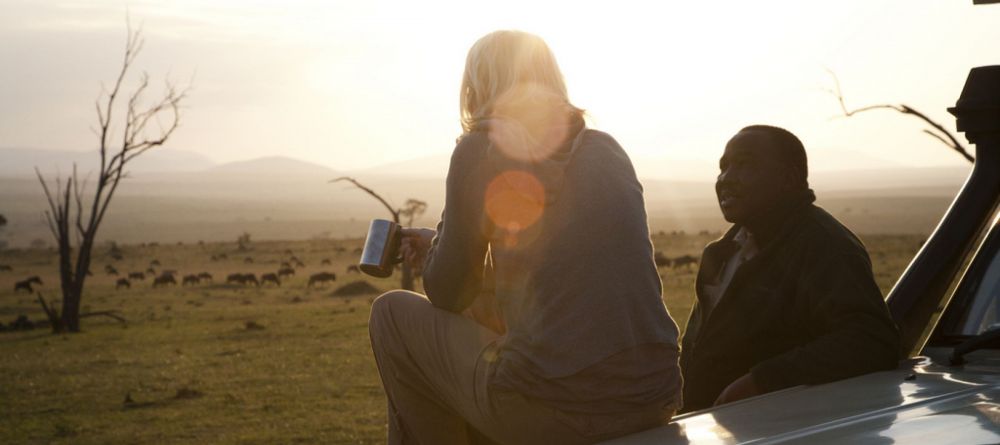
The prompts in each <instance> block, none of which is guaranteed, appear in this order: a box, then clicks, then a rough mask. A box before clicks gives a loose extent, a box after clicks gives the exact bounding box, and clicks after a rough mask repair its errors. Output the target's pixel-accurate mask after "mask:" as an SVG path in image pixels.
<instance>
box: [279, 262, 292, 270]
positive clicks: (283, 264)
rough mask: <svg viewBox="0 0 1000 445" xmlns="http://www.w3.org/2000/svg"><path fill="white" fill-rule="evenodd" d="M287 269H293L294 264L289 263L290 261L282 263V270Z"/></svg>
mask: <svg viewBox="0 0 1000 445" xmlns="http://www.w3.org/2000/svg"><path fill="white" fill-rule="evenodd" d="M286 267H287V268H291V267H292V264H291V263H289V262H288V261H282V262H281V268H282V269H284V268H286Z"/></svg>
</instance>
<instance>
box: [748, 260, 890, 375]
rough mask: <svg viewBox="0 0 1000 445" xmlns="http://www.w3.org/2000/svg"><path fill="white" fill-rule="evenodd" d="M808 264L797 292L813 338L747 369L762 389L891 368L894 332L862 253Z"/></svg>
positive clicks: (868, 263) (869, 266) (867, 261)
mask: <svg viewBox="0 0 1000 445" xmlns="http://www.w3.org/2000/svg"><path fill="white" fill-rule="evenodd" d="M814 257H822V258H821V259H817V260H815V261H814V262H813V264H811V265H809V266H808V270H807V272H806V273H805V274H803V276H801V277H800V279H799V281H798V284H797V291H796V292H799V293H800V297H801V298H804V301H805V302H806V304H807V305H808V306H807V307H808V310H807V313H808V323H807V324H806V325H807V326H810V328H809V332H808V333H806V334H807V335H809V337H810V338H812V339H813V340H812V341H810V342H808V343H806V344H804V345H802V346H800V347H797V348H793V349H791V350H789V351H787V352H785V353H782V354H780V355H778V356H775V357H772V358H770V359H768V360H765V361H763V362H761V363H759V364H757V366H755V367H754V368H753V369H752V370H751V374H752V376H753V379H754V382H755V383H756V384H757V386H758V387H760V388H761V389H762V390H764V391H774V390H777V389H781V388H786V387H789V386H795V385H802V384H810V385H812V384H820V383H826V382H831V381H834V380H840V379H844V378H848V377H853V376H857V375H861V374H865V373H868V372H874V371H880V370H886V369H892V368H894V367H895V366H896V365H897V363H898V359H897V354H898V350H899V333H898V331H897V328H896V325H895V323H894V322H893V320H892V317H891V316H890V315H889V311H888V309H887V308H886V305H885V300H883V299H882V294H881V292H880V291H879V289H878V286H877V285H876V284H875V279H874V277H873V276H872V271H871V263H870V261H869V260H868V257H867V255H865V254H864V253H863V252H840V253H833V252H831V253H830V254H829V255H814Z"/></svg>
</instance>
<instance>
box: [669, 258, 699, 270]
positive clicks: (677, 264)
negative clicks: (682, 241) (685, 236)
mask: <svg viewBox="0 0 1000 445" xmlns="http://www.w3.org/2000/svg"><path fill="white" fill-rule="evenodd" d="M673 263H674V269H680V268H682V267H686V268H690V266H691V265H698V258H697V257H693V256H691V255H681V256H679V257H677V258H674V261H673Z"/></svg>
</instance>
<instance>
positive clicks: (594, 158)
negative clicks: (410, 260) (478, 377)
mask: <svg viewBox="0 0 1000 445" xmlns="http://www.w3.org/2000/svg"><path fill="white" fill-rule="evenodd" d="M446 187H447V188H446V190H447V193H446V202H445V209H444V212H443V215H442V221H441V222H440V223H439V224H438V232H437V236H436V237H435V238H434V241H433V242H432V247H431V250H430V253H429V254H428V258H427V262H426V264H425V268H424V289H425V290H426V292H427V296H428V298H429V299H430V300H431V302H432V303H433V304H434V305H435V306H437V307H439V308H442V309H446V310H449V311H455V312H458V311H461V310H463V309H464V308H466V307H468V306H469V304H471V302H472V301H473V299H475V297H476V296H477V295H478V294H479V292H480V291H481V289H482V287H483V273H484V270H483V269H484V258H485V255H486V254H487V249H488V248H489V251H490V252H491V254H492V256H493V265H494V268H495V270H494V273H495V281H496V282H495V292H496V296H497V300H498V302H499V305H500V308H501V312H502V314H503V317H504V320H505V322H506V325H507V329H508V331H507V334H506V335H505V337H504V338H503V340H502V345H501V349H500V357H499V361H498V365H497V367H498V368H499V369H498V370H497V372H496V375H497V376H500V377H502V376H504V375H520V376H523V375H524V374H525V373H528V374H530V375H533V376H535V377H537V379H536V380H537V381H540V382H544V381H546V380H553V379H560V378H565V377H568V376H573V375H574V374H577V373H580V372H581V371H583V370H585V369H588V368H589V367H592V366H594V365H598V364H600V362H602V360H605V359H608V358H609V357H612V356H615V355H616V354H618V353H621V352H623V351H625V352H628V351H638V350H641V349H640V348H639V347H640V346H642V347H647V348H648V347H650V346H653V347H654V348H660V347H661V346H662V348H660V349H662V350H665V351H676V350H677V340H678V332H677V326H676V324H675V323H674V322H673V320H672V319H671V318H670V315H669V314H668V313H667V311H666V308H665V307H664V305H663V302H662V300H661V292H662V288H661V283H660V278H659V275H658V274H657V270H656V266H655V264H654V262H653V247H652V243H651V241H650V238H649V229H648V226H647V223H646V213H645V207H644V203H643V198H642V186H641V185H640V184H639V182H638V180H637V179H636V176H635V171H634V169H633V168H632V164H631V161H630V160H629V158H628V156H627V155H626V154H625V152H624V150H622V148H621V147H620V146H619V145H618V143H617V142H616V141H615V140H614V139H613V138H612V137H611V136H609V135H607V134H605V133H602V132H599V131H595V130H590V129H583V130H581V131H580V132H579V133H578V134H577V135H575V137H570V138H568V140H567V141H566V142H565V143H564V145H563V147H562V149H561V150H559V151H558V152H557V153H556V154H554V155H551V156H548V157H546V158H545V159H544V160H541V161H536V162H519V161H515V160H512V159H509V158H507V157H505V156H504V155H503V154H502V153H501V152H500V150H498V149H497V148H496V147H494V146H493V145H492V144H491V143H490V140H489V138H488V136H487V134H486V133H484V132H474V133H471V134H469V135H467V136H465V137H464V138H463V139H462V140H461V141H459V143H458V145H457V146H456V147H455V151H454V153H453V154H452V159H451V166H450V168H449V171H448V180H447V186H446ZM639 355H640V354H631V355H630V356H631V357H632V358H631V359H629V360H626V361H622V359H621V357H622V356H621V354H619V355H618V359H617V360H616V361H614V369H616V370H621V369H623V365H624V367H625V368H629V367H635V368H640V367H642V366H647V367H650V369H654V368H655V369H657V370H662V369H665V368H670V367H672V366H675V363H673V364H671V363H667V364H666V365H663V366H658V365H652V364H651V363H649V362H648V359H649V358H650V357H645V358H643V357H640V356H639ZM666 357H667V358H668V360H669V355H667V356H666ZM504 368H511V369H504ZM641 371H642V370H638V372H639V373H641ZM625 374H627V375H635V374H636V372H628V371H627V370H626V372H625ZM623 377H624V375H623ZM664 380H666V379H664ZM647 382H648V379H647ZM500 384H501V385H502V386H514V387H515V389H524V390H525V391H526V392H530V391H529V389H528V388H517V386H518V385H519V383H516V382H514V383H511V382H508V385H504V384H503V382H500ZM520 385H522V386H523V384H520ZM621 389H622V390H623V391H628V388H621Z"/></svg>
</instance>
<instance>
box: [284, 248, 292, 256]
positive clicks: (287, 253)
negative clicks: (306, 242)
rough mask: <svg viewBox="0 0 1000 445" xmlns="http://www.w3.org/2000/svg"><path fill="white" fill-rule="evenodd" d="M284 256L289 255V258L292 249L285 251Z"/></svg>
mask: <svg viewBox="0 0 1000 445" xmlns="http://www.w3.org/2000/svg"><path fill="white" fill-rule="evenodd" d="M285 255H289V256H291V255H293V253H292V249H285Z"/></svg>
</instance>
